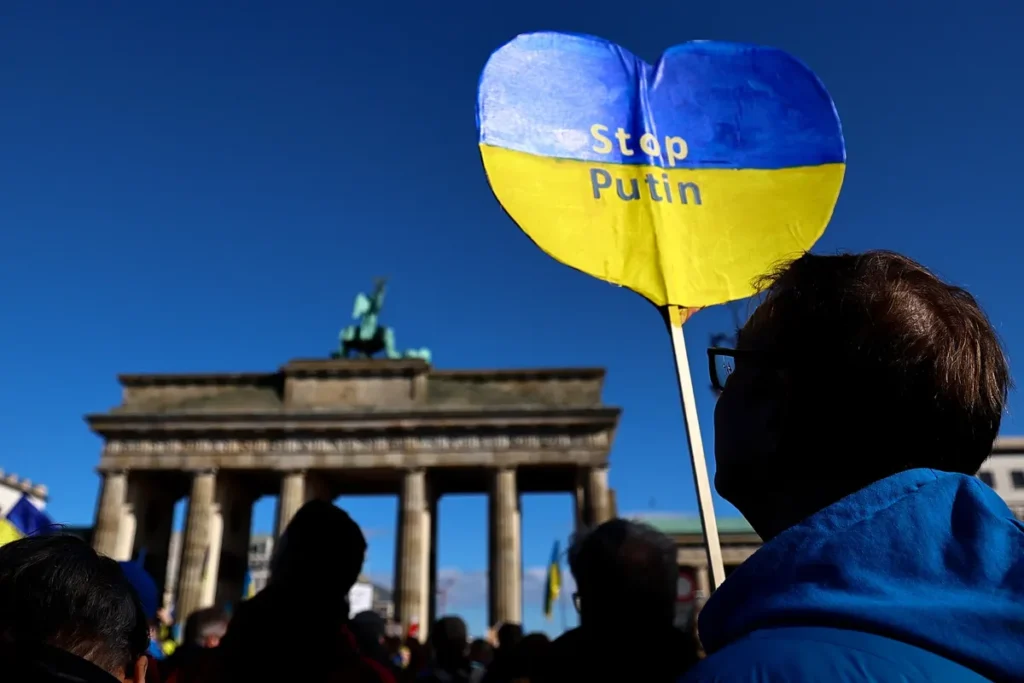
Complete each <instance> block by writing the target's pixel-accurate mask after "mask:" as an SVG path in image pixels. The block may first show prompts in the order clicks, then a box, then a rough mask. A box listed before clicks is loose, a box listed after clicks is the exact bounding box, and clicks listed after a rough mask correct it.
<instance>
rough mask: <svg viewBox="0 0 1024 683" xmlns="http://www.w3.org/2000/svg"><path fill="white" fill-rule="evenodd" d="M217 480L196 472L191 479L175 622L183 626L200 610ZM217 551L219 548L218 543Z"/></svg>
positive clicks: (179, 571)
mask: <svg viewBox="0 0 1024 683" xmlns="http://www.w3.org/2000/svg"><path fill="white" fill-rule="evenodd" d="M216 489H217V476H216V474H214V473H213V472H212V471H204V472H197V473H195V474H194V475H193V477H192V492H191V494H190V495H189V499H188V512H187V514H186V517H185V540H184V542H183V547H182V551H181V566H180V567H179V569H178V598H177V601H176V605H175V612H176V615H175V616H176V619H177V621H178V623H179V624H184V623H185V621H186V620H187V619H188V617H189V615H191V614H192V613H193V612H195V611H196V610H197V609H200V608H201V607H202V601H203V598H204V595H203V587H204V586H203V584H204V581H203V579H204V570H205V569H206V565H207V563H208V559H207V557H208V555H210V537H211V534H210V532H211V526H212V525H213V516H214V497H215V495H216ZM217 545H218V551H219V549H220V548H219V546H220V544H219V543H218V544H217Z"/></svg>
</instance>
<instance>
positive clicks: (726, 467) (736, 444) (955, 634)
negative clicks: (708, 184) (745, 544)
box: [685, 252, 1024, 681]
mask: <svg viewBox="0 0 1024 683" xmlns="http://www.w3.org/2000/svg"><path fill="white" fill-rule="evenodd" d="M764 285H765V287H764V288H763V290H762V293H763V295H764V296H763V301H762V303H761V304H760V306H758V308H757V310H756V311H755V312H754V314H753V315H752V316H751V318H750V320H749V321H748V322H747V323H746V325H745V326H744V327H743V329H742V330H741V331H740V333H739V336H738V344H737V348H736V349H710V350H709V360H710V361H711V369H712V383H713V384H715V385H716V387H717V388H719V389H720V390H721V396H720V398H719V400H718V406H717V408H716V411H715V458H716V463H717V472H716V474H715V486H716V488H717V489H718V491H719V493H720V494H721V495H722V496H723V497H724V498H726V499H727V500H728V501H729V502H731V503H733V504H734V505H735V506H736V507H737V508H738V509H739V510H740V512H742V513H743V514H744V515H745V516H746V518H747V519H748V520H749V521H750V523H751V524H752V525H753V527H754V528H755V529H756V530H757V532H758V533H759V534H760V535H761V536H762V538H763V539H764V540H765V544H764V546H763V547H762V548H761V549H760V550H759V551H758V552H757V553H755V554H754V555H753V557H751V558H750V559H749V560H748V561H747V562H745V563H744V564H743V565H742V566H741V567H739V568H738V569H737V570H736V571H735V572H734V573H733V574H732V575H731V576H730V577H729V579H728V580H727V581H726V582H725V583H724V585H723V586H722V587H721V588H720V589H719V590H718V591H717V592H716V593H715V594H714V595H712V596H711V599H710V600H709V601H708V603H707V605H706V606H705V608H704V610H703V611H702V613H701V615H700V623H699V628H700V636H701V640H702V641H703V645H704V648H705V649H706V651H707V653H708V658H707V659H705V660H704V661H703V663H702V664H700V665H699V666H697V667H696V668H695V669H694V670H693V671H692V672H690V674H689V675H688V676H687V677H686V679H685V680H687V681H691V680H692V681H755V680H756V681H768V680H771V681H776V680H777V681H783V680H784V681H819V680H820V681H824V680H827V681H940V680H941V681H983V680H1019V679H1020V677H1021V675H1022V674H1021V672H1022V671H1024V607H1022V605H1024V525H1022V524H1021V523H1020V522H1019V521H1017V520H1016V519H1014V517H1013V515H1012V514H1011V512H1010V510H1009V509H1008V508H1007V507H1006V505H1005V504H1004V503H1003V501H1002V500H1001V499H1000V498H999V497H998V496H997V495H996V494H995V493H994V492H992V491H991V490H990V489H989V488H988V487H986V486H985V485H984V484H983V483H981V482H980V481H979V480H978V479H976V478H975V477H974V476H973V475H974V474H975V473H976V472H977V471H978V468H979V467H980V466H981V464H982V462H983V461H984V460H985V459H986V458H987V457H988V456H989V453H990V452H991V448H992V443H993V441H994V440H995V438H996V435H997V433H998V431H999V424H1000V420H1001V417H1002V413H1003V410H1004V408H1005V404H1006V396H1007V390H1008V387H1009V385H1010V376H1009V370H1008V367H1007V362H1006V359H1005V357H1004V355H1003V351H1002V349H1001V347H1000V344H999V341H998V339H997V338H996V335H995V332H994V331H993V329H992V326H991V324H990V323H989V321H988V319H987V318H986V317H985V315H984V313H983V312H982V311H981V309H980V308H979V307H978V305H977V303H976V302H975V300H974V299H973V298H972V297H971V295H970V294H968V293H967V292H965V291H964V290H962V289H959V288H957V287H953V286H951V285H948V284H945V283H943V282H942V281H940V280H939V279H938V278H936V277H935V276H934V275H933V274H931V273H930V272H929V271H928V270H926V269H925V268H924V267H922V266H921V265H919V264H917V263H915V262H914V261H912V260H910V259H908V258H906V257H904V256H900V255H898V254H893V253H889V252H868V253H865V254H855V255H838V256H815V255H810V254H807V255H804V256H802V257H800V258H798V259H796V260H795V261H793V262H792V263H790V264H788V265H787V266H786V267H784V268H782V269H781V270H780V271H779V272H777V273H775V274H774V275H773V276H771V277H769V278H767V279H766V280H765V283H764Z"/></svg>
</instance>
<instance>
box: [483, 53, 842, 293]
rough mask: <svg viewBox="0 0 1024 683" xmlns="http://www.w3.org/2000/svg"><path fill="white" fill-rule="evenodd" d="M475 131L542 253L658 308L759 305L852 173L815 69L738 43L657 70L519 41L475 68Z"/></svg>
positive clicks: (621, 57) (495, 181)
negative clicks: (768, 279)
mask: <svg viewBox="0 0 1024 683" xmlns="http://www.w3.org/2000/svg"><path fill="white" fill-rule="evenodd" d="M477 125H478V128H479V133H480V136H479V143H480V151H481V155H482V157H483V162H484V168H485V170H486V171H487V176H488V179H489V180H490V183H491V187H492V189H493V190H494V193H495V195H496V196H497V198H498V200H499V201H500V202H501V204H502V206H503V207H504V208H505V210H506V211H507V212H508V213H509V215H510V216H511V217H512V218H513V219H514V220H515V221H516V222H517V223H518V224H519V226H520V227H521V228H522V229H523V230H524V231H525V232H526V233H527V234H528V235H529V236H530V238H531V239H533V240H534V242H536V243H537V245H538V246H540V247H541V249H543V250H544V251H546V252H547V253H548V254H550V255H551V256H553V257H554V258H556V259H558V260H559V261H562V262H563V263H566V264H568V265H570V266H573V267H574V268H577V269H579V270H582V271H583V272H586V273H589V274H591V275H594V276H595V277H599V278H601V279H603V280H607V281H609V282H613V283H615V284H619V285H624V286H627V287H630V288H631V289H633V290H635V291H637V292H639V293H640V294H642V295H644V296H645V297H647V298H648V299H650V300H651V301H653V302H654V303H655V304H658V305H665V304H674V305H680V306H687V307H700V306H707V305H712V304H717V303H723V302H725V301H730V300H733V299H737V298H742V297H745V296H749V295H750V294H752V293H753V286H752V281H753V280H754V278H756V277H757V276H758V275H761V274H763V273H764V272H765V271H767V270H768V269H770V268H771V266H772V265H774V264H775V263H776V262H778V261H780V260H782V259H785V258H788V257H792V256H795V255H797V254H798V253H800V252H802V251H805V250H807V249H809V248H810V247H811V246H812V245H813V244H814V242H815V241H816V240H817V239H818V237H820V236H821V234H822V232H824V230H825V226H826V225H827V224H828V221H829V219H830V217H831V215H832V211H833V209H834V207H835V203H836V200H837V199H838V196H839V190H840V187H841V185H842V181H843V175H844V172H845V167H846V164H845V162H846V151H845V146H844V142H843V136H842V130H841V127H840V123H839V118H838V116H837V114H836V111H835V107H834V106H833V104H832V100H831V98H830V97H829V95H828V93H827V92H826V90H825V88H824V86H823V85H822V84H821V82H820V81H819V80H818V79H817V77H816V76H815V75H814V74H813V73H812V72H811V71H810V69H808V68H807V67H806V66H805V65H803V64H802V63H801V62H799V61H798V60H796V59H795V58H794V57H792V56H790V55H788V54H786V53H785V52H782V51H780V50H776V49H773V48H766V47H757V46H752V45H741V44H736V43H720V42H708V41H701V42H692V43H686V44H683V45H679V46H677V47H674V48H672V49H670V50H669V51H668V52H666V53H665V54H664V55H663V56H662V58H661V60H660V61H659V62H658V63H657V65H655V66H653V67H652V66H650V65H648V64H647V63H645V62H643V61H642V60H640V59H639V58H637V57H635V56H634V55H632V54H630V53H629V52H627V51H626V50H624V49H622V48H621V47H618V46H617V45H614V44H612V43H609V42H607V41H605V40H602V39H599V38H593V37H589V36H580V35H569V34H560V33H533V34H527V35H523V36H519V37H518V38H515V39H514V40H512V41H511V42H510V43H508V44H506V45H505V46H504V47H502V48H500V49H499V50H497V51H496V52H495V53H494V54H493V55H492V56H491V58H490V60H489V61H488V63H487V66H486V67H485V68H484V71H483V74H482V75H481V78H480V85H479V92H478V101H477Z"/></svg>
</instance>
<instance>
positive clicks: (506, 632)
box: [497, 622, 523, 650]
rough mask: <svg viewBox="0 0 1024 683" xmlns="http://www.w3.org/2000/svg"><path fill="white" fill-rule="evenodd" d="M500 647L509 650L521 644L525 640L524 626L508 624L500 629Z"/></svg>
mask: <svg viewBox="0 0 1024 683" xmlns="http://www.w3.org/2000/svg"><path fill="white" fill-rule="evenodd" d="M497 635H498V647H499V648H500V649H502V650H508V649H511V648H513V647H515V646H516V645H518V644H519V641H521V640H522V639H523V625H522V624H516V623H512V622H507V623H504V624H502V625H501V626H499V627H498V633H497Z"/></svg>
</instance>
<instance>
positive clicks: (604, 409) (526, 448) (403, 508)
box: [87, 360, 620, 637]
mask: <svg viewBox="0 0 1024 683" xmlns="http://www.w3.org/2000/svg"><path fill="white" fill-rule="evenodd" d="M119 379H120V382H121V385H122V387H123V396H122V402H121V405H119V406H117V407H116V408H114V409H112V410H110V411H109V412H107V413H103V414H96V415H89V416H87V421H88V423H89V426H90V427H91V428H92V430H93V431H94V432H96V433H97V434H98V435H100V436H101V437H102V438H103V439H104V446H103V452H102V456H101V458H100V464H99V467H98V471H99V473H100V475H101V477H102V486H101V492H100V497H99V504H98V507H97V513H96V523H95V527H94V533H93V546H94V547H95V548H96V549H97V550H98V551H100V552H102V553H105V554H107V555H109V556H111V557H114V558H115V559H129V558H132V557H138V556H139V555H140V554H141V553H142V552H143V551H145V557H144V562H145V564H146V566H147V569H148V570H149V571H150V572H151V573H152V574H153V575H154V577H156V578H157V580H158V581H159V582H164V581H165V580H166V578H167V567H168V564H169V562H168V560H169V548H170V545H171V532H172V528H171V527H172V516H173V508H174V505H175V503H176V502H177V501H178V500H180V499H181V498H183V497H187V498H188V507H187V512H186V521H185V530H184V535H183V537H182V541H181V546H182V549H181V560H180V569H179V571H178V572H177V574H178V576H177V580H176V581H175V582H173V583H174V585H173V586H171V589H172V590H174V591H175V603H176V612H177V617H178V619H179V620H184V619H185V618H187V616H188V615H189V614H191V613H192V612H193V611H195V610H196V609H199V608H201V607H205V606H208V605H212V604H215V603H223V602H230V601H234V600H237V599H239V598H240V597H241V595H242V590H243V584H244V581H245V573H246V567H247V565H248V551H249V547H250V539H249V532H250V528H251V515H252V506H253V503H254V502H255V500H256V499H257V498H259V497H260V496H263V495H277V496H278V510H277V528H278V533H279V532H280V530H281V529H282V528H283V527H284V526H285V525H287V523H288V522H289V520H290V519H291V518H292V516H293V515H294V514H295V512H296V511H297V510H298V508H299V507H301V506H302V504H303V503H305V502H306V501H308V500H311V499H314V498H321V499H325V500H330V499H333V498H335V497H337V496H340V495H353V494H378V495H379V494H391V493H397V494H398V496H399V499H400V504H399V513H398V533H397V552H396V568H395V578H396V582H395V583H396V585H395V589H394V601H395V611H396V617H397V618H398V619H399V620H400V621H401V623H402V624H403V626H404V627H406V628H408V627H409V626H411V625H412V624H418V625H419V627H420V628H419V633H420V635H421V637H425V636H426V633H427V627H428V625H429V624H430V621H431V617H432V616H433V612H434V599H435V589H434V586H435V576H436V551H435V549H436V528H437V501H438V499H439V498H440V497H441V496H443V495H446V494H457V493H482V492H486V493H487V494H488V496H489V518H490V533H489V548H490V552H489V557H490V568H489V574H490V617H491V621H492V622H499V621H521V619H522V553H521V537H520V533H521V532H520V529H521V523H520V522H521V520H520V504H519V497H520V494H522V493H530V492H559V491H568V492H571V493H573V494H574V500H575V511H576V519H577V523H578V524H579V525H590V524H595V523H599V522H601V521H604V520H605V519H608V518H609V517H610V516H611V515H612V508H613V504H614V503H613V501H614V495H613V493H612V492H611V491H610V490H609V487H608V453H609V450H610V448H611V444H612V440H613V437H614V433H615V428H616V426H617V424H618V418H619V412H620V411H619V409H618V408H614V407H609V406H606V405H604V404H603V403H602V399H601V392H602V387H603V383H604V371H603V370H600V369H586V368H584V369H580V368H567V369H540V370H484V371H477V370H462V371H442V370H435V369H433V368H431V366H429V365H428V364H427V363H426V362H424V361H422V360H296V361H292V362H290V363H288V364H287V365H285V366H284V367H282V368H281V369H280V370H278V371H276V372H267V373H218V374H187V375H186V374H177V375H123V376H121V377H120V378H119Z"/></svg>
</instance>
